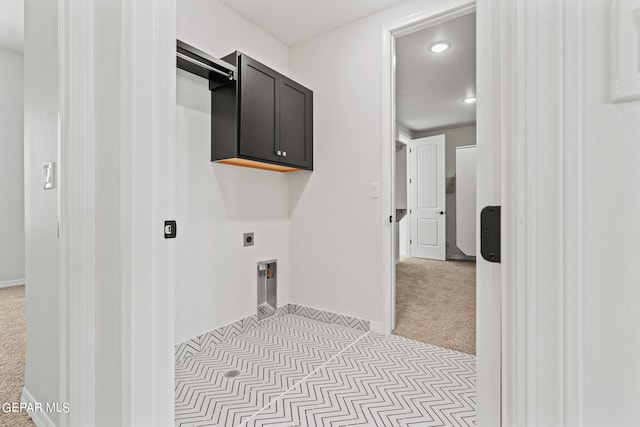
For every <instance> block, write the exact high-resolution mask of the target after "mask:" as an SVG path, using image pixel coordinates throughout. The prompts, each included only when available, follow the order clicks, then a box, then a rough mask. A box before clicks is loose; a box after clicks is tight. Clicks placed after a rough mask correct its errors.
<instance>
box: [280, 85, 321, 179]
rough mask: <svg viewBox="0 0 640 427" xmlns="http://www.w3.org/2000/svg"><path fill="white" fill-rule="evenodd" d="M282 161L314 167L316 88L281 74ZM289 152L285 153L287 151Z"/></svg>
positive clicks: (309, 167) (306, 167) (304, 167)
mask: <svg viewBox="0 0 640 427" xmlns="http://www.w3.org/2000/svg"><path fill="white" fill-rule="evenodd" d="M278 89H279V98H280V121H279V123H280V148H279V149H280V150H281V151H282V157H280V161H281V162H282V163H286V164H287V165H291V166H297V167H300V168H303V169H309V170H312V169H313V92H312V91H310V90H309V89H307V88H306V87H304V86H302V85H300V84H298V83H296V82H294V81H293V80H291V79H289V78H287V77H284V76H281V78H280V84H279V85H278ZM285 153H286V155H285Z"/></svg>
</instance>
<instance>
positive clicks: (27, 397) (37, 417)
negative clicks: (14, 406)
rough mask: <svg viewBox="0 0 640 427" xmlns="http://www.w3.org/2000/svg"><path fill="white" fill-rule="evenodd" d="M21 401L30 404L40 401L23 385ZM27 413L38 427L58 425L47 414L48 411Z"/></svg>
mask: <svg viewBox="0 0 640 427" xmlns="http://www.w3.org/2000/svg"><path fill="white" fill-rule="evenodd" d="M20 402H22V403H30V404H36V403H38V401H37V400H36V399H35V398H34V397H33V395H32V394H31V393H29V390H27V389H26V388H25V387H22V396H21V397H20ZM27 413H28V414H29V416H30V417H31V421H33V423H34V424H35V425H36V426H37V427H56V425H55V423H54V422H53V421H51V418H49V415H47V413H46V412H44V411H27Z"/></svg>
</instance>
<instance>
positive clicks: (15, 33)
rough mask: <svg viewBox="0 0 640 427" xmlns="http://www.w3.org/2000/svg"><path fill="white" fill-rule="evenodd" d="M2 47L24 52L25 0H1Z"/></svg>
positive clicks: (0, 33) (0, 27)
mask: <svg viewBox="0 0 640 427" xmlns="http://www.w3.org/2000/svg"><path fill="white" fill-rule="evenodd" d="M0 46H1V47H5V48H8V49H12V50H17V51H20V52H22V50H23V48H24V0H0Z"/></svg>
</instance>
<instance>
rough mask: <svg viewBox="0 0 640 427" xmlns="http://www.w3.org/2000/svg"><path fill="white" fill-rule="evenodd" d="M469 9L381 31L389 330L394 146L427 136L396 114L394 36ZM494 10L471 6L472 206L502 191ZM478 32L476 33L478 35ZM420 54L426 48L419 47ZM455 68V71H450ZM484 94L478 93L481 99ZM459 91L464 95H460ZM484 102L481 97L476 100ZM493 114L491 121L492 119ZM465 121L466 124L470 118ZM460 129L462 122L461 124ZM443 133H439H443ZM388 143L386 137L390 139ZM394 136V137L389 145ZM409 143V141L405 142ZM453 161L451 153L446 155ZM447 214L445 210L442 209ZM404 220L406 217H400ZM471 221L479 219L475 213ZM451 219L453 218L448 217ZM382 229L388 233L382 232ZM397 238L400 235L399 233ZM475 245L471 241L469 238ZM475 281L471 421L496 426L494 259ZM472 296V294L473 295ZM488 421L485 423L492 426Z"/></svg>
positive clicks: (498, 366) (497, 283) (498, 282)
mask: <svg viewBox="0 0 640 427" xmlns="http://www.w3.org/2000/svg"><path fill="white" fill-rule="evenodd" d="M475 11H476V5H475V2H469V3H461V2H455V1H451V2H447V3H446V4H444V5H443V7H442V8H440V9H436V10H433V9H431V10H425V11H423V12H422V13H418V14H414V15H411V16H408V17H406V18H405V19H402V20H399V21H396V22H394V23H392V24H389V25H388V26H386V27H384V29H383V36H384V39H383V52H384V55H383V73H384V74H383V107H384V110H383V125H384V128H383V145H382V150H383V151H382V155H383V179H384V182H385V183H387V184H388V186H389V194H388V198H385V199H383V202H384V204H383V212H385V213H386V214H387V215H390V218H393V219H394V220H393V221H392V222H393V226H392V227H389V228H385V229H384V230H385V231H384V233H383V245H382V251H383V254H382V256H383V260H384V262H383V298H382V303H383V311H382V313H383V318H382V324H383V325H382V330H383V331H385V332H388V333H390V332H391V331H393V330H394V329H395V328H396V300H397V295H396V268H395V261H396V256H397V258H398V259H399V251H398V253H396V251H395V240H396V239H397V240H398V242H399V244H400V245H403V244H404V245H406V244H407V242H408V233H406V232H403V231H402V228H401V227H400V225H402V221H403V218H402V215H403V213H402V209H398V210H396V208H401V207H400V206H398V205H397V203H396V202H397V200H398V195H397V194H396V180H397V176H396V174H397V172H398V170H397V168H396V154H397V153H398V152H400V151H401V149H400V148H399V145H400V143H402V140H403V139H404V140H405V141H406V140H410V139H412V137H416V136H418V137H423V136H430V135H428V134H421V135H412V134H411V132H406V129H403V128H402V126H401V125H400V126H399V125H398V123H397V120H396V113H397V111H396V105H395V102H393V101H394V100H395V97H396V86H395V83H396V71H397V70H396V67H395V65H396V61H397V44H396V41H397V40H399V39H401V38H402V37H403V36H407V35H410V34H413V33H416V32H418V31H420V30H422V29H425V28H429V27H435V26H437V25H439V24H441V23H444V22H447V21H450V20H453V19H455V18H459V17H463V16H464V15H468V14H471V13H474V12H475ZM492 22H494V20H493V12H492V11H490V10H489V9H488V8H484V7H479V8H478V21H477V23H478V30H477V33H476V34H477V35H478V39H477V48H478V55H477V91H478V94H479V96H480V99H481V101H480V102H479V103H478V105H477V108H476V115H477V117H478V120H477V124H478V127H477V131H476V132H474V135H475V134H477V135H478V139H477V141H476V145H477V158H478V162H477V174H476V177H477V185H476V186H475V188H476V190H477V195H476V197H477V198H476V202H475V206H476V209H478V207H479V206H486V205H491V204H500V199H501V198H500V194H501V185H502V184H501V174H500V166H499V165H500V162H499V159H500V158H501V144H500V138H499V135H496V134H495V132H496V131H495V129H496V126H497V124H496V123H498V124H499V120H497V119H495V117H496V116H495V114H499V113H500V111H501V110H500V109H499V108H498V105H496V104H495V103H494V102H492V99H495V97H496V96H499V95H500V94H501V89H500V87H499V86H497V85H496V84H495V83H494V82H495V79H496V76H497V75H498V74H499V72H498V71H497V70H498V68H496V67H497V66H498V65H499V64H500V61H503V60H504V59H503V58H502V57H501V56H500V55H499V54H498V53H497V52H498V51H496V47H495V44H496V40H494V39H493V38H491V37H488V36H486V35H487V34H492V28H494V25H495V23H494V24H492ZM480 36H482V37H480ZM425 53H426V52H425ZM454 71H456V72H457V71H458V70H454ZM482 94H485V98H483V97H482ZM465 97H466V94H465V96H463V98H465ZM483 100H484V101H483ZM496 120H497V121H496ZM469 125H471V124H469ZM461 127H462V126H461ZM443 130H444V131H445V132H444V133H446V129H442V128H440V129H433V132H440V133H442V131H443ZM445 139H446V136H445ZM389 141H393V142H392V143H391V144H389ZM394 142H395V143H394ZM406 143H408V142H406ZM449 159H450V160H455V154H454V155H453V156H450V157H449ZM447 213H448V214H451V211H447ZM404 220H405V221H406V215H405V219H404ZM473 222H474V223H475V224H476V227H477V224H478V222H479V221H478V217H477V216H476V217H475V218H474V220H473ZM447 223H450V224H455V222H451V221H447ZM387 230H389V231H387ZM403 236H404V237H403ZM476 246H477V243H476ZM475 270H476V286H477V289H478V292H477V293H475V303H476V317H475V323H476V325H477V331H476V340H475V341H476V349H477V351H476V353H477V354H476V359H477V399H478V402H479V405H478V420H482V422H483V423H487V422H488V423H490V424H491V423H493V424H495V425H499V424H500V419H501V401H502V395H501V387H502V384H501V370H502V357H501V355H502V347H501V334H502V333H501V328H502V324H501V310H502V301H501V295H502V294H501V287H502V279H501V277H502V276H501V274H500V272H501V268H500V265H499V264H492V263H488V262H485V261H483V260H482V259H481V258H480V257H478V259H477V264H476V269H475ZM472 298H473V297H472ZM493 424H492V425H493Z"/></svg>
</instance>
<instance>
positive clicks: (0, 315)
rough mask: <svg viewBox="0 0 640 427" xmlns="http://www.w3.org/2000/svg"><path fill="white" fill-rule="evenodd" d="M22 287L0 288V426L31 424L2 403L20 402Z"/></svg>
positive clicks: (20, 426) (22, 337) (22, 327)
mask: <svg viewBox="0 0 640 427" xmlns="http://www.w3.org/2000/svg"><path fill="white" fill-rule="evenodd" d="M24 357H25V321H24V286H12V287H10V288H0V426H3V427H32V426H35V424H34V423H33V422H32V421H31V419H30V418H29V416H28V415H27V414H26V413H24V412H21V413H11V412H9V413H5V411H3V410H2V404H3V403H5V402H9V403H14V402H20V395H21V394H22V387H23V386H24Z"/></svg>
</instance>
